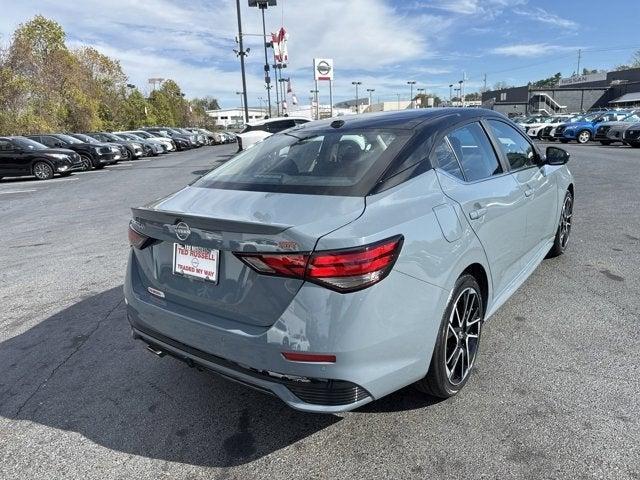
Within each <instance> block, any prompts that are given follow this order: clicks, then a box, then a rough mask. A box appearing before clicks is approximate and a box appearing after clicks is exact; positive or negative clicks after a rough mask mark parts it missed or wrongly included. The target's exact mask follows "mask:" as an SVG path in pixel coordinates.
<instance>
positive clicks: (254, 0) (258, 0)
mask: <svg viewBox="0 0 640 480" xmlns="http://www.w3.org/2000/svg"><path fill="white" fill-rule="evenodd" d="M238 1H240V0H238ZM275 5H276V0H249V6H250V7H258V8H259V9H260V12H262V37H263V38H262V40H263V43H264V83H265V86H266V87H265V88H266V89H267V102H268V103H269V117H271V77H270V76H269V59H268V57H267V48H268V47H271V46H273V45H272V43H271V42H268V41H267V29H266V27H265V21H264V11H265V10H266V9H267V8H268V7H269V6H272V7H273V6H275ZM276 87H277V85H276Z"/></svg>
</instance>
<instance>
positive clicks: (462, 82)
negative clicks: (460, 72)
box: [458, 80, 464, 107]
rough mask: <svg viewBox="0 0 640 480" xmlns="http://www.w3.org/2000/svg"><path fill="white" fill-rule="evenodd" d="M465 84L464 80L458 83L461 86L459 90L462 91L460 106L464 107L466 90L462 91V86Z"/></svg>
mask: <svg viewBox="0 0 640 480" xmlns="http://www.w3.org/2000/svg"><path fill="white" fill-rule="evenodd" d="M463 84H464V80H459V81H458V85H460V88H458V90H459V91H460V106H461V107H464V99H463V98H462V96H463V95H464V93H462V92H463V91H464V90H462V85H463Z"/></svg>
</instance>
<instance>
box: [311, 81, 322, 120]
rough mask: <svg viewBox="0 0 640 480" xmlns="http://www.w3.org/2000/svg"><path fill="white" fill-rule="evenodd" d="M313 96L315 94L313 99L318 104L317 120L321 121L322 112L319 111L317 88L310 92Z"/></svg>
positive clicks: (316, 109)
mask: <svg viewBox="0 0 640 480" xmlns="http://www.w3.org/2000/svg"><path fill="white" fill-rule="evenodd" d="M309 91H310V92H311V93H312V94H313V99H314V101H315V104H316V108H315V111H316V112H315V113H316V118H315V119H316V120H320V112H319V110H318V89H317V88H316V89H315V90H309Z"/></svg>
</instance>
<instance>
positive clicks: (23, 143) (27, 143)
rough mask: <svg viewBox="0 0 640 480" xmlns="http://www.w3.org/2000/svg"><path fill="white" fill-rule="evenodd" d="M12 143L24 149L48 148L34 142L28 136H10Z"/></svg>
mask: <svg viewBox="0 0 640 480" xmlns="http://www.w3.org/2000/svg"><path fill="white" fill-rule="evenodd" d="M11 140H12V141H13V143H15V144H16V145H17V146H19V147H21V148H24V149H25V150H43V149H45V148H48V147H47V146H46V145H42V144H41V143H38V142H34V141H33V140H31V139H29V138H12V139H11Z"/></svg>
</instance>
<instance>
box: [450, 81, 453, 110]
mask: <svg viewBox="0 0 640 480" xmlns="http://www.w3.org/2000/svg"><path fill="white" fill-rule="evenodd" d="M452 100H453V83H452V84H451V85H449V106H451V102H452Z"/></svg>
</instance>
